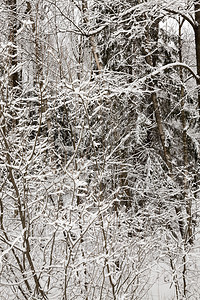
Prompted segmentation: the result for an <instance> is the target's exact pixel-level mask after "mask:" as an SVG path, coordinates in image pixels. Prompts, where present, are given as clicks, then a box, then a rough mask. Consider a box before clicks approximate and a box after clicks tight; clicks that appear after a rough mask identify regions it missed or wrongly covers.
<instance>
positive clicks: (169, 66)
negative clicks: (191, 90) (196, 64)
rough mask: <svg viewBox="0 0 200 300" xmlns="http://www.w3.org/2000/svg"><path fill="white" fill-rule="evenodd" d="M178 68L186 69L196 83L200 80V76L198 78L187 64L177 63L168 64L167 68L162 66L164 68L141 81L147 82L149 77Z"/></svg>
mask: <svg viewBox="0 0 200 300" xmlns="http://www.w3.org/2000/svg"><path fill="white" fill-rule="evenodd" d="M176 67H181V68H184V69H186V70H188V71H189V72H190V73H191V74H192V76H193V77H194V78H195V79H196V81H199V80H200V76H198V75H197V74H196V73H195V72H194V71H193V70H192V69H191V68H190V67H189V66H188V65H187V64H184V63H179V62H175V63H171V64H167V65H165V66H162V67H160V68H158V69H157V70H155V71H153V72H152V73H150V74H148V75H146V76H144V77H142V78H141V79H140V81H145V80H146V79H147V78H149V77H152V76H155V75H157V74H159V73H162V72H163V71H165V70H167V69H173V68H176Z"/></svg>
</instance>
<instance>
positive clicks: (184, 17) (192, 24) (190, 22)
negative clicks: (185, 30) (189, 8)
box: [163, 8, 196, 30]
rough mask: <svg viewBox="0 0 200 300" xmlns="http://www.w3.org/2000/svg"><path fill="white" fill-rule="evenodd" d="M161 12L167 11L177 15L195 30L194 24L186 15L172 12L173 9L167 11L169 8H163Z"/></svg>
mask: <svg viewBox="0 0 200 300" xmlns="http://www.w3.org/2000/svg"><path fill="white" fill-rule="evenodd" d="M163 10H164V11H167V12H169V13H171V14H174V15H179V16H181V17H183V19H184V20H186V21H187V22H188V23H189V24H190V25H191V26H192V28H193V29H194V30H195V28H196V25H195V23H194V22H193V21H192V20H191V19H190V18H189V17H188V16H187V15H185V14H184V13H182V12H180V11H176V10H173V9H169V8H164V9H163Z"/></svg>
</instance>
